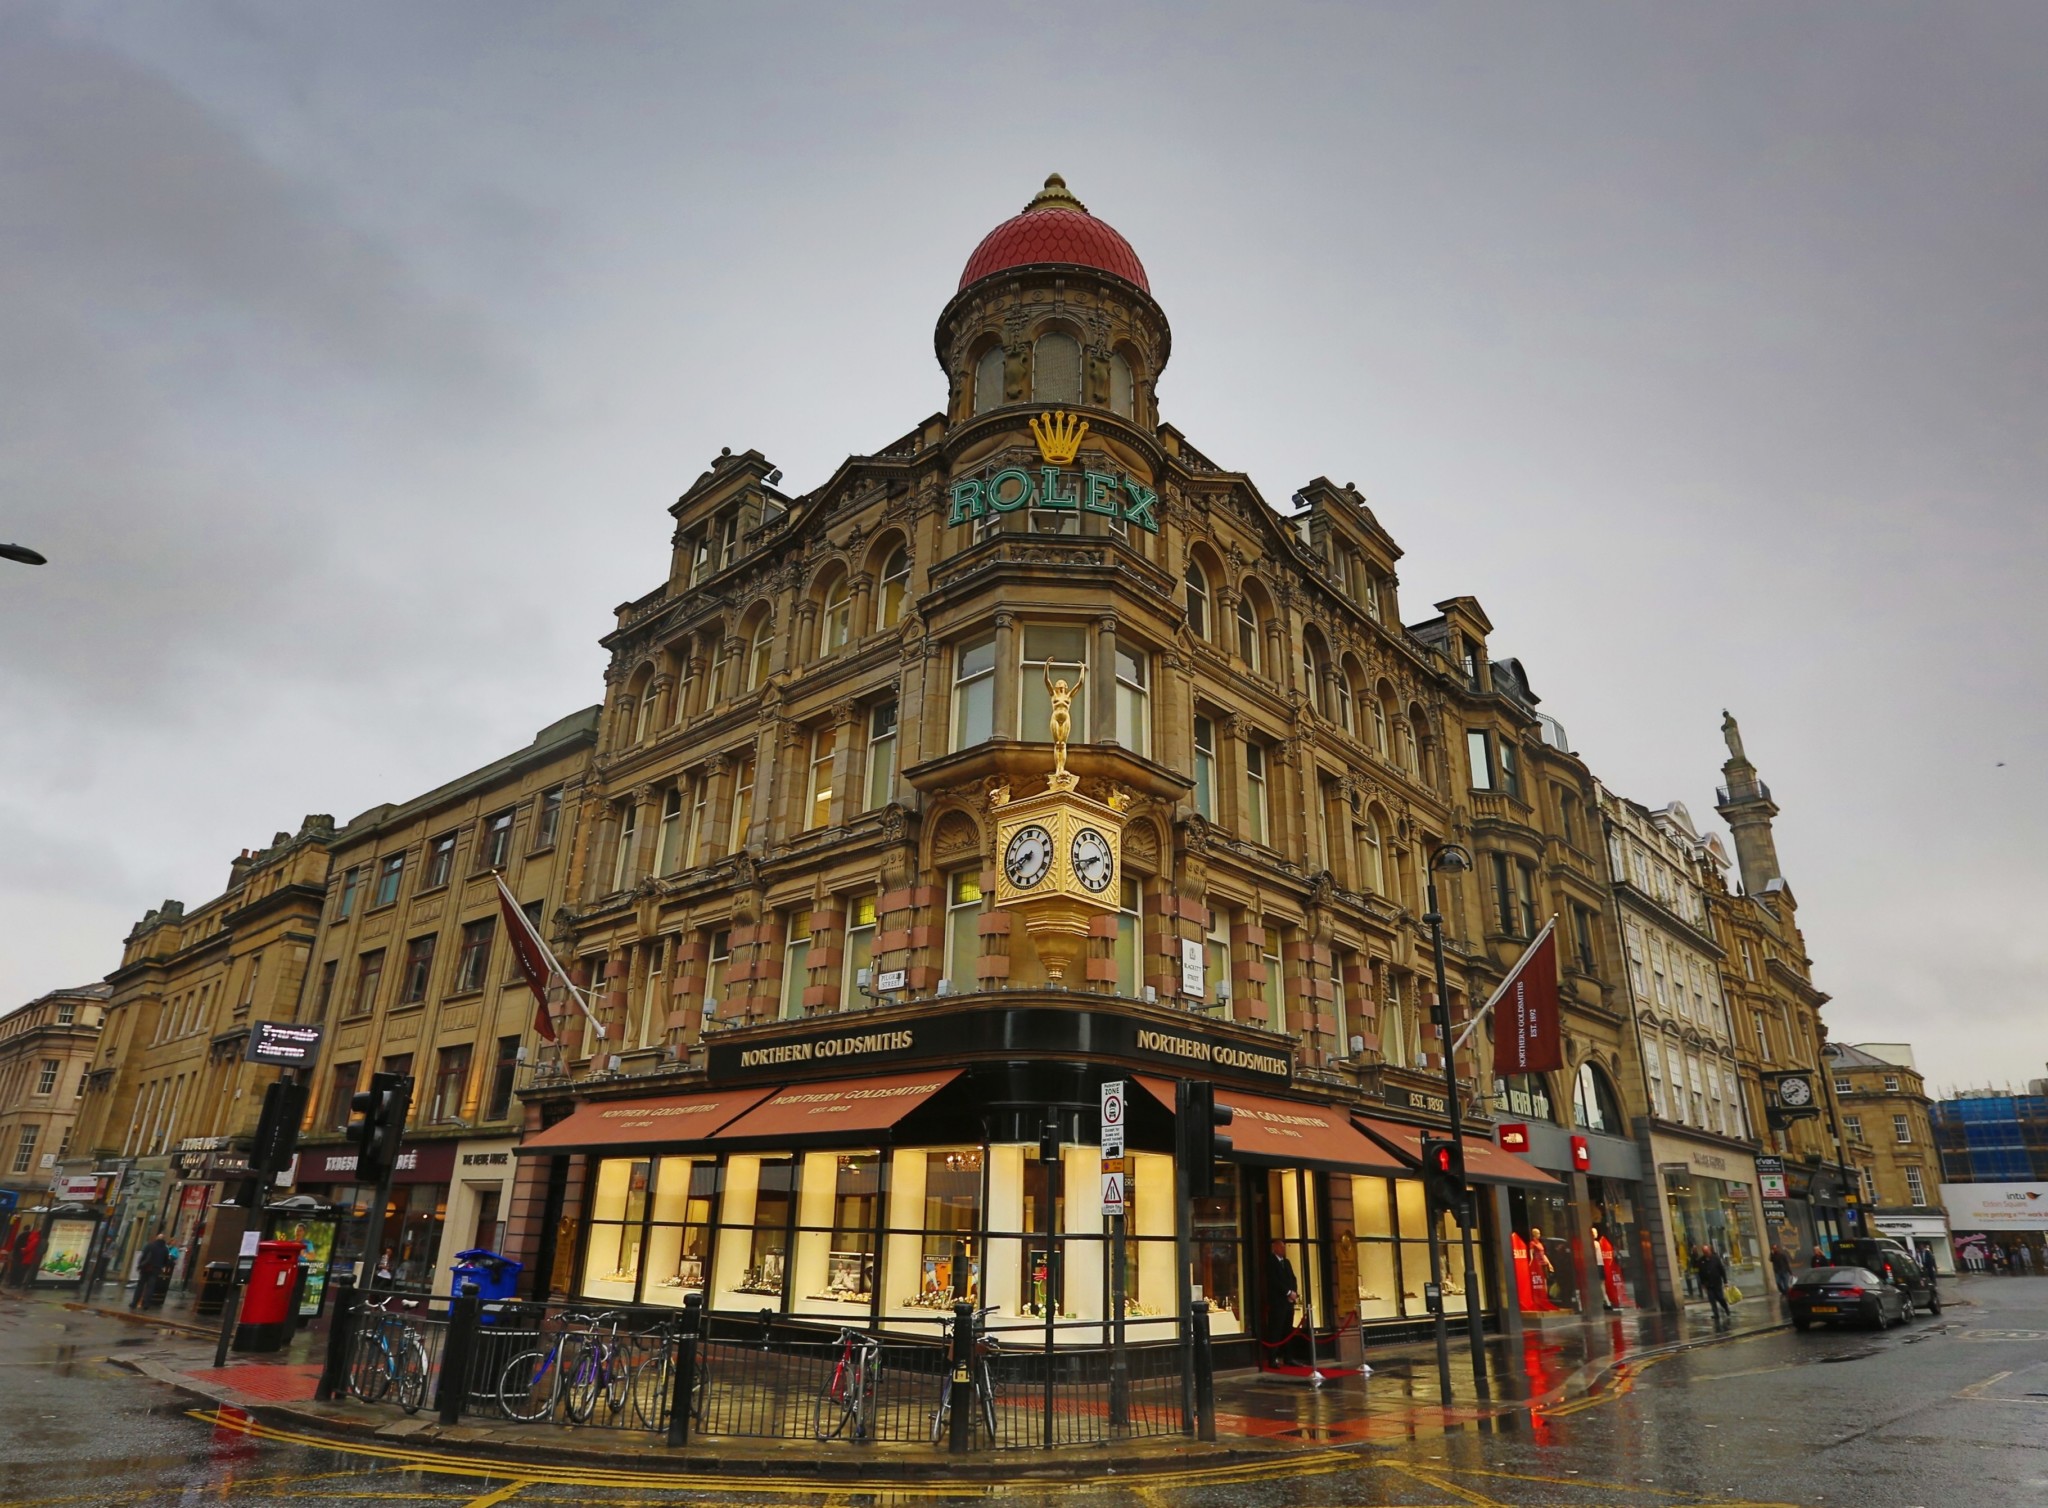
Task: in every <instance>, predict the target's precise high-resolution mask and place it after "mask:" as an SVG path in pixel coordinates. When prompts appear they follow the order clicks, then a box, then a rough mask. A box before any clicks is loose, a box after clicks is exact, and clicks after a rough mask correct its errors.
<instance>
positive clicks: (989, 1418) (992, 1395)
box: [932, 1305, 1003, 1445]
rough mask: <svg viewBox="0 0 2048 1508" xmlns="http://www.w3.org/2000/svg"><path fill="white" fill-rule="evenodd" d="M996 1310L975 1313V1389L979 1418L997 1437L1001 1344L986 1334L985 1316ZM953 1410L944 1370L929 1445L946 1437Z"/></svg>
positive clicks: (949, 1373) (949, 1383)
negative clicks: (997, 1368)
mask: <svg viewBox="0 0 2048 1508" xmlns="http://www.w3.org/2000/svg"><path fill="white" fill-rule="evenodd" d="M994 1312H995V1306H994V1305H990V1306H989V1307H988V1308H986V1309H981V1310H977V1311H976V1312H975V1316H974V1391H975V1396H976V1397H977V1398H978V1399H979V1400H980V1401H981V1421H982V1423H984V1424H986V1425H987V1426H988V1438H989V1441H990V1443H994V1441H995V1438H996V1379H995V1369H994V1366H993V1362H994V1360H995V1358H996V1357H998V1356H1001V1355H1002V1354H1003V1343H1002V1342H1001V1341H999V1340H997V1339H996V1338H995V1337H994V1336H993V1335H990V1334H989V1333H988V1329H987V1320H988V1317H989V1316H990V1315H991V1314H993V1313H994ZM952 1412H953V1373H952V1371H951V1370H950V1369H948V1371H947V1372H946V1380H945V1381H944V1382H943V1383H941V1384H940V1385H939V1406H938V1408H937V1409H936V1410H935V1411H934V1412H933V1414H932V1444H934V1445H937V1444H938V1443H939V1442H940V1441H942V1440H944V1439H945V1438H946V1425H947V1420H948V1417H949V1416H950V1415H951V1414H952Z"/></svg>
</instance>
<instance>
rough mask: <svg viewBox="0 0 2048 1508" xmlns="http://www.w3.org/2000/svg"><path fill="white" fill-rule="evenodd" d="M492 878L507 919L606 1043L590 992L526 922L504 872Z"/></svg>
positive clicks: (535, 928)
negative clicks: (577, 983) (536, 950)
mask: <svg viewBox="0 0 2048 1508" xmlns="http://www.w3.org/2000/svg"><path fill="white" fill-rule="evenodd" d="M491 878H492V879H494V880H496V881H497V882H498V894H499V895H500V896H501V897H502V898H503V900H504V904H505V907H506V916H507V919H508V920H510V919H511V918H514V917H516V918H517V919H518V920H517V921H516V922H513V923H512V924H513V925H516V926H518V927H520V928H521V929H522V930H523V931H524V932H525V933H526V935H527V936H528V937H529V938H530V939H532V941H533V945H534V946H535V947H537V948H539V949H540V956H541V957H542V958H544V959H546V960H547V964H548V977H549V979H550V980H552V981H553V982H555V983H558V984H560V985H561V986H562V988H563V989H565V990H567V991H568V992H569V998H570V999H571V1000H572V1001H574V1002H575V1003H576V1006H577V1008H578V1009H580V1010H581V1011H582V1012H583V1016H584V1019H585V1020H587V1021H588V1022H589V1023H590V1024H591V1025H592V1026H593V1027H594V1028H596V1030H597V1036H598V1040H599V1041H603V1040H604V1039H605V1031H604V1023H603V1022H602V1021H600V1020H598V1019H597V1015H596V1013H595V1012H594V1011H592V1010H591V1008H590V999H589V992H588V991H585V990H580V989H578V988H577V987H576V986H575V984H574V983H572V982H571V981H570V978H569V971H568V970H567V969H565V968H563V967H562V961H561V960H560V959H559V958H557V957H555V950H554V949H553V948H550V947H549V946H548V940H547V939H546V938H545V937H542V936H541V935H540V929H539V928H538V927H536V926H534V925H533V923H532V922H530V921H529V920H528V919H527V916H526V913H525V911H523V910H522V909H521V908H520V905H519V898H518V897H517V896H515V895H514V894H513V893H512V887H511V886H509V885H507V884H506V883H505V872H504V871H503V870H502V869H494V870H492V871H491ZM541 1008H542V1009H543V1010H545V1009H546V1008H547V1002H546V1000H545V999H543V1000H542V1002H541Z"/></svg>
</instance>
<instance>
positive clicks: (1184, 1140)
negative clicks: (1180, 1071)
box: [1173, 1079, 1233, 1199]
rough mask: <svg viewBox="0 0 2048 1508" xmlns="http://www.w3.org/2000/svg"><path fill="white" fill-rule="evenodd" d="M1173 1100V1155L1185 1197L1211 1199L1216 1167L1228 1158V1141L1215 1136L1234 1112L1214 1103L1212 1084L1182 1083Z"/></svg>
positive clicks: (1184, 1081)
mask: <svg viewBox="0 0 2048 1508" xmlns="http://www.w3.org/2000/svg"><path fill="white" fill-rule="evenodd" d="M1174 1098H1175V1104H1174V1118H1173V1132H1174V1151H1175V1154H1176V1155H1177V1156H1178V1157H1179V1159H1180V1165H1181V1167H1182V1169H1183V1170H1184V1171H1185V1172H1186V1174H1187V1181H1188V1196H1189V1197H1190V1198H1193V1199H1209V1198H1213V1197H1214V1196H1215V1193H1216V1164H1217V1162H1218V1161H1219V1160H1220V1159H1222V1158H1225V1157H1228V1156H1229V1155H1230V1138H1229V1137H1227V1136H1218V1135H1217V1134H1216V1133H1217V1132H1218V1131H1221V1130H1222V1129H1223V1128H1224V1127H1225V1126H1228V1125H1229V1124H1230V1117H1231V1115H1232V1113H1233V1112H1232V1111H1231V1108H1230V1107H1229V1106H1228V1105H1219V1104H1217V1103H1216V1086H1215V1085H1214V1084H1193V1083H1189V1082H1188V1081H1187V1080H1185V1079H1183V1080H1181V1081H1180V1085H1179V1088H1178V1090H1177V1092H1176V1094H1175V1096H1174Z"/></svg>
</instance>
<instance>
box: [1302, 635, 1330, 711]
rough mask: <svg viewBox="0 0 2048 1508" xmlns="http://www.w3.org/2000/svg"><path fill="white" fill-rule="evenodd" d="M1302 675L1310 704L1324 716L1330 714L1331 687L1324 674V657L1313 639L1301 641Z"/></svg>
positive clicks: (1303, 688)
mask: <svg viewBox="0 0 2048 1508" xmlns="http://www.w3.org/2000/svg"><path fill="white" fill-rule="evenodd" d="M1301 677H1302V680H1303V682H1304V683H1305V684H1304V685H1303V686H1302V688H1301V689H1302V690H1304V691H1306V692H1307V693H1308V700H1309V705H1310V706H1311V707H1314V708H1315V709H1316V711H1317V712H1318V713H1319V714H1320V715H1321V716H1323V717H1328V716H1329V715H1330V687H1329V682H1328V681H1327V679H1325V677H1324V675H1323V657H1322V654H1321V653H1320V652H1319V651H1318V650H1317V649H1316V646H1315V641H1314V640H1313V639H1308V638H1304V639H1303V640H1302V641H1301Z"/></svg>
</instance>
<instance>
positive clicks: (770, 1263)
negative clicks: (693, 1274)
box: [712, 1155, 796, 1311]
mask: <svg viewBox="0 0 2048 1508" xmlns="http://www.w3.org/2000/svg"><path fill="white" fill-rule="evenodd" d="M795 1195H796V1159H795V1158H794V1157H788V1156H785V1157H757V1156H737V1155H736V1156H734V1157H732V1158H731V1159H730V1160H728V1162H727V1163H726V1170H725V1193H724V1197H723V1199H722V1201H721V1208H720V1211H719V1220H720V1223H719V1230H718V1253H717V1262H716V1271H715V1272H714V1274H713V1281H712V1293H713V1297H712V1306H713V1307H714V1308H718V1309H740V1310H748V1311H752V1310H759V1309H779V1308H781V1307H782V1305H781V1300H782V1296H783V1288H784V1280H785V1278H786V1277H787V1276H788V1265H789V1226H790V1216H791V1215H792V1214H793V1213H794V1206H795Z"/></svg>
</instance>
